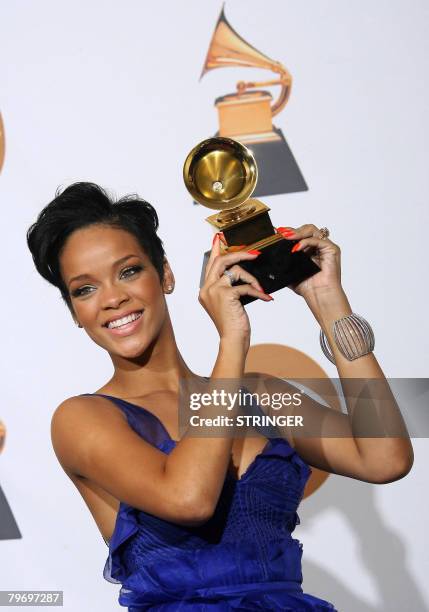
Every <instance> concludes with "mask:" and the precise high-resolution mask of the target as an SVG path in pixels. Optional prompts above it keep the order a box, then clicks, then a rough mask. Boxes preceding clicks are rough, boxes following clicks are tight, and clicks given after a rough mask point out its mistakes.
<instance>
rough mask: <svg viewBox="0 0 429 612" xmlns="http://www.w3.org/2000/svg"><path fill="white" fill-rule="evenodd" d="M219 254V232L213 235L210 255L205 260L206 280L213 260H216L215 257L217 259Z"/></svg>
mask: <svg viewBox="0 0 429 612" xmlns="http://www.w3.org/2000/svg"><path fill="white" fill-rule="evenodd" d="M220 254H221V250H220V234H219V232H217V234H215V235H214V236H213V242H212V250H211V253H210V257H209V258H208V260H207V265H206V271H205V277H204V278H205V279H207V276H208V274H209V272H210V268H211V267H212V265H213V262H214V260H215V259H216V257H219V256H220Z"/></svg>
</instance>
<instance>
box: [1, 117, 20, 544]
mask: <svg viewBox="0 0 429 612" xmlns="http://www.w3.org/2000/svg"><path fill="white" fill-rule="evenodd" d="M4 153H5V138H4V128H3V121H2V117H1V114H0V172H1V169H2V166H3V161H4ZM5 440H6V427H5V425H4V423H3V422H2V421H1V420H0V454H1V452H2V450H3V448H4V445H5ZM20 537H21V533H20V531H19V529H18V525H17V524H16V521H15V518H14V516H13V513H12V510H11V509H10V506H9V504H8V501H7V499H6V496H5V494H4V493H3V490H2V488H1V487H0V540H15V539H17V538H20Z"/></svg>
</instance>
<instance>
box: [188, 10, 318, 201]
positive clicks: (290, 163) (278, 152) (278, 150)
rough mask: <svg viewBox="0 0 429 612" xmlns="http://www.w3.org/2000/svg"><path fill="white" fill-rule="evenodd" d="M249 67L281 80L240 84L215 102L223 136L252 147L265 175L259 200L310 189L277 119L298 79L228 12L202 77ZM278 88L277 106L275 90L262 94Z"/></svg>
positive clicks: (222, 16) (260, 182)
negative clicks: (217, 70) (241, 29)
mask: <svg viewBox="0 0 429 612" xmlns="http://www.w3.org/2000/svg"><path fill="white" fill-rule="evenodd" d="M228 66H243V67H247V68H262V69H266V70H270V71H272V72H275V73H277V74H278V75H279V77H278V78H277V79H273V80H268V81H261V82H251V81H249V82H245V81H240V82H238V83H237V91H236V92H235V93H231V94H227V95H224V96H221V97H220V98H217V99H216V100H215V106H216V108H217V110H218V114H219V132H218V134H217V135H219V136H226V137H230V138H233V139H234V140H238V141H239V142H241V143H242V144H244V145H246V146H247V147H249V148H251V150H252V153H253V155H254V157H255V159H256V163H257V165H258V171H259V179H258V184H257V186H256V188H255V191H254V193H253V196H254V197H258V196H263V195H274V194H279V193H293V192H297V191H306V190H307V189H308V187H307V184H306V182H305V180H304V177H303V176H302V174H301V171H300V169H299V167H298V164H297V163H296V161H295V158H294V156H293V154H292V151H291V150H290V148H289V145H288V143H287V142H286V139H285V137H284V136H283V133H282V131H281V129H280V128H277V127H275V126H274V125H273V123H272V118H273V116H275V115H277V114H278V113H279V112H280V111H281V110H283V108H284V107H285V105H286V103H287V101H288V99H289V95H290V91H291V86H292V77H291V75H290V73H289V72H288V70H287V69H286V68H285V67H284V66H283V65H282V64H281V63H280V62H277V61H275V60H272V59H270V58H269V57H267V56H266V55H264V54H263V53H261V52H260V51H258V50H257V49H255V48H254V47H252V45H250V44H249V43H248V42H246V41H245V40H244V39H243V38H242V37H241V36H240V35H239V34H238V33H237V32H236V31H235V30H234V28H233V27H232V26H231V25H230V24H229V23H228V21H227V19H226V17H225V13H224V9H223V7H222V10H221V13H220V16H219V19H218V22H217V24H216V27H215V30H214V32H213V36H212V39H211V42H210V45H209V50H208V53H207V57H206V61H205V63H204V67H203V70H202V72H201V77H200V78H202V77H203V76H204V75H205V74H206V73H207V72H209V71H210V70H213V69H214V68H225V67H228ZM273 85H278V86H279V87H280V93H279V95H278V98H277V99H276V100H275V102H272V100H273V97H272V95H271V93H270V92H269V91H265V90H261V89H257V88H259V87H268V86H273Z"/></svg>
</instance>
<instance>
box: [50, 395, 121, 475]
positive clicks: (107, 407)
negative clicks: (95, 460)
mask: <svg viewBox="0 0 429 612" xmlns="http://www.w3.org/2000/svg"><path fill="white" fill-rule="evenodd" d="M124 427H126V428H129V426H128V423H127V419H126V417H125V415H124V414H123V413H122V412H121V410H120V409H119V408H117V407H116V406H115V405H114V404H113V403H112V402H111V401H109V400H108V399H106V398H104V397H100V396H94V395H76V396H73V397H69V398H67V399H65V400H64V401H63V402H61V404H59V406H58V407H57V408H56V409H55V411H54V413H53V415H52V418H51V440H52V445H53V448H54V451H55V454H56V456H57V459H58V461H59V462H60V464H61V465H62V467H63V468H64V470H65V471H66V472H67V473H75V474H76V469H75V468H76V463H75V460H74V459H75V457H76V456H77V454H78V453H79V452H80V454H81V453H82V451H83V447H84V446H88V444H90V443H91V438H95V437H97V436H98V435H100V431H102V430H104V431H106V430H112V431H115V430H116V431H118V428H119V430H120V429H121V428H124Z"/></svg>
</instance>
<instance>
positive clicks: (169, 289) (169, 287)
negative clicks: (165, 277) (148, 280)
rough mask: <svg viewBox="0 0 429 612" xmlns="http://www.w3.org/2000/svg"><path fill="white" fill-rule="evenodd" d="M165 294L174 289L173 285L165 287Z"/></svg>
mask: <svg viewBox="0 0 429 612" xmlns="http://www.w3.org/2000/svg"><path fill="white" fill-rule="evenodd" d="M166 289H167V293H171V292H172V291H173V289H174V285H167V288H166Z"/></svg>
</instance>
